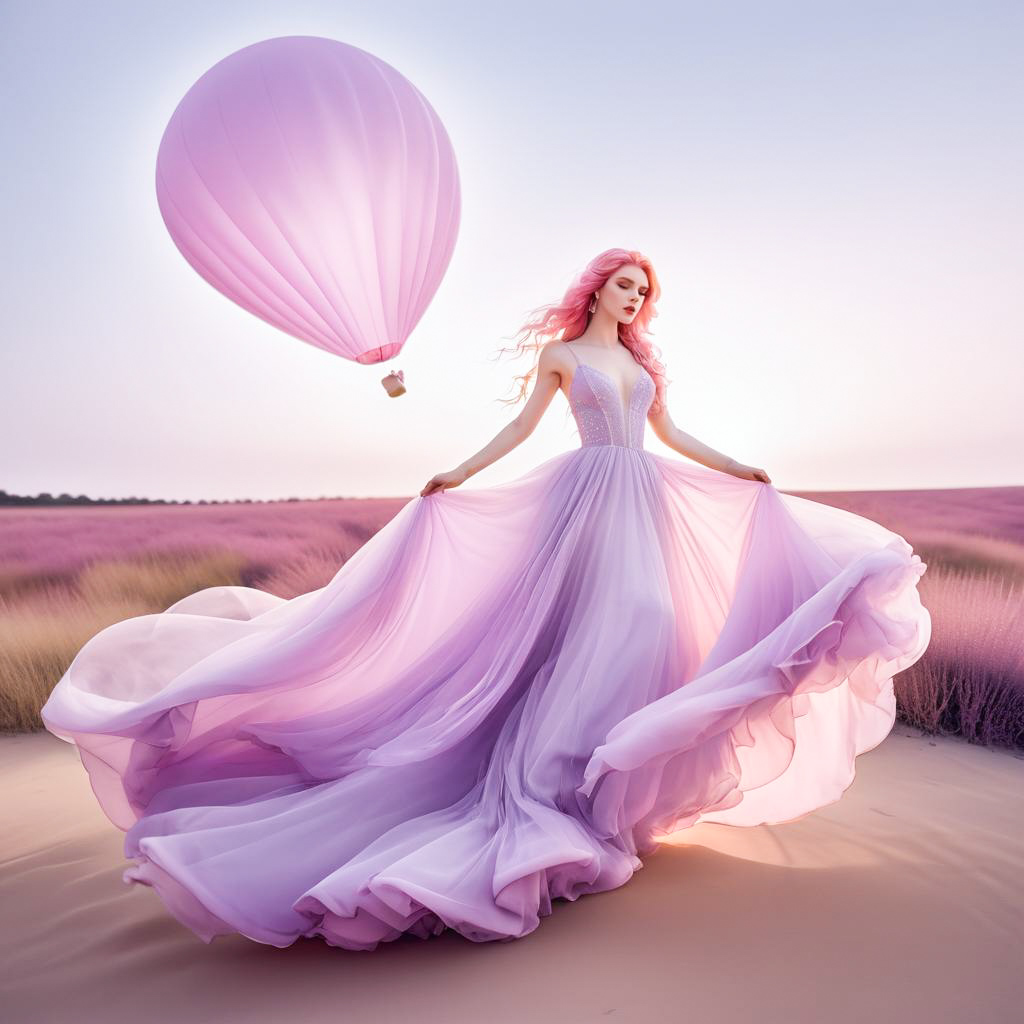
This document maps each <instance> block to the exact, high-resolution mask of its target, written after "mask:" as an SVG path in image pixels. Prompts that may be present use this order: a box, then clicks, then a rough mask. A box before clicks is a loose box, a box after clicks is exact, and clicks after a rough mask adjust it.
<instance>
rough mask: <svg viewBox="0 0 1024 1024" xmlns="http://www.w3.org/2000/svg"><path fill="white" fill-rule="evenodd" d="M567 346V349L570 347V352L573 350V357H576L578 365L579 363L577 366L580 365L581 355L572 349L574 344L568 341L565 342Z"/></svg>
mask: <svg viewBox="0 0 1024 1024" xmlns="http://www.w3.org/2000/svg"><path fill="white" fill-rule="evenodd" d="M565 347H566V348H567V349H568V350H569V351H570V352H572V357H573V359H575V360H576V365H577V366H579V365H580V357H579V356H578V355H576V353H575V352H573V351H572V345H570V344H569V342H566V343H565Z"/></svg>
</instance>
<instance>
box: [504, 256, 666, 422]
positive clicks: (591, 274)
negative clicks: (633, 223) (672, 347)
mask: <svg viewBox="0 0 1024 1024" xmlns="http://www.w3.org/2000/svg"><path fill="white" fill-rule="evenodd" d="M627 264H629V265H634V266H638V267H641V268H642V269H643V271H644V273H645V274H646V275H647V283H648V284H649V285H650V288H649V290H648V292H647V296H646V298H645V299H644V302H643V305H642V306H641V307H640V312H639V313H637V315H636V316H635V317H634V318H633V321H632V322H631V323H628V324H619V340H620V341H621V342H622V344H623V345H625V346H626V348H628V349H629V351H630V352H631V353H632V354H633V358H634V359H636V361H637V362H638V363H640V364H641V365H642V366H643V367H644V369H645V370H647V372H648V373H649V374H650V375H651V376H652V377H653V378H654V384H655V394H654V400H653V401H652V403H651V412H655V413H657V412H660V411H661V409H662V408H663V403H664V397H665V386H666V384H667V380H668V379H667V378H666V376H665V367H664V366H663V365H662V363H661V362H659V360H658V358H657V357H658V356H659V355H660V354H661V353H660V350H658V349H656V348H655V346H654V345H653V344H652V342H651V341H650V340H649V338H648V337H647V327H648V325H649V324H650V322H651V321H652V320H653V319H654V318H655V317H656V316H657V315H658V311H657V309H656V308H655V303H656V302H657V301H658V299H659V298H660V297H661V287H660V286H659V284H658V277H657V275H656V274H655V273H654V267H653V266H652V265H651V261H650V260H649V259H647V257H646V256H644V255H642V254H641V253H639V252H636V251H635V250H632V249H606V250H605V251H604V252H602V253H599V254H598V255H597V256H595V257H594V258H593V259H592V260H591V261H590V262H589V263H588V264H587V265H586V267H585V268H584V269H583V270H582V271H581V272H580V273H579V274H578V275H577V276H576V277H575V278H574V279H573V282H572V284H571V285H570V286H569V289H568V291H566V293H565V295H564V296H563V297H562V300H561V302H556V303H554V304H553V305H549V306H538V307H536V308H535V309H534V310H532V311H531V316H530V318H529V319H528V320H527V321H526V323H525V324H524V325H523V326H522V327H521V328H520V329H519V330H518V331H517V332H516V334H515V335H514V336H513V337H519V335H523V339H522V341H520V342H519V343H518V344H517V345H516V347H515V348H514V349H509V348H502V349H501V351H502V352H513V351H514V352H516V353H517V354H518V355H521V354H522V353H523V352H525V351H526V350H527V349H531V350H533V351H535V352H536V351H539V350H540V349H541V348H543V347H544V345H545V344H546V343H547V342H548V341H551V340H553V339H554V338H555V336H556V335H558V334H559V332H561V337H560V338H559V339H558V340H559V341H572V340H574V339H575V338H578V337H579V336H580V335H581V334H583V332H584V331H585V330H586V328H587V325H588V324H589V323H590V318H591V316H592V314H591V312H590V303H591V301H592V299H593V297H594V292H596V291H600V289H601V288H603V287H604V285H605V282H607V280H608V279H609V278H610V277H611V276H612V275H613V274H614V273H615V272H616V271H617V270H619V269H621V268H622V267H623V266H626V265H627ZM531 335H533V337H534V339H535V340H534V341H533V342H531V341H530V340H529V339H530V336H531ZM536 369H537V364H536V363H535V364H534V365H533V367H532V368H531V369H530V370H529V372H527V373H525V374H521V375H518V376H516V377H515V378H514V379H515V380H519V381H521V382H522V384H521V386H520V389H519V394H518V395H516V396H515V397H514V398H509V399H499V401H503V402H510V403H516V402H519V401H520V400H521V399H522V398H523V397H524V396H525V395H526V392H527V389H528V385H529V382H530V378H531V377H532V376H533V374H534V372H535V371H536Z"/></svg>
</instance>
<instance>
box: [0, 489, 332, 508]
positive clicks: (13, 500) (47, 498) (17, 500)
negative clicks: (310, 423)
mask: <svg viewBox="0 0 1024 1024" xmlns="http://www.w3.org/2000/svg"><path fill="white" fill-rule="evenodd" d="M336 500H337V499H336V498H324V497H321V498H271V499H269V501H270V502H275V501H336ZM266 504H268V500H267V499H264V498H255V499H254V498H234V499H229V500H227V501H209V500H207V499H206V498H200V499H199V501H178V500H177V499H176V498H172V499H165V498H135V497H132V498H90V497H89V496H88V495H87V494H78V495H75V494H58V495H56V497H55V496H54V495H52V494H50V493H49V492H48V491H43V492H42V493H41V494H37V495H35V496H34V497H33V496H32V495H29V494H8V493H7V491H0V505H266Z"/></svg>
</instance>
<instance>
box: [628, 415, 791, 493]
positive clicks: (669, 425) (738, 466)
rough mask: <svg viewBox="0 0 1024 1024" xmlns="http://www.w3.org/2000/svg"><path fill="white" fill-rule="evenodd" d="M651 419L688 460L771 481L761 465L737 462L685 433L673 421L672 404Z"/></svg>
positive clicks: (660, 436)
mask: <svg viewBox="0 0 1024 1024" xmlns="http://www.w3.org/2000/svg"><path fill="white" fill-rule="evenodd" d="M647 420H648V422H649V423H650V424H651V429H652V430H653V431H654V433H655V435H656V436H657V438H658V439H659V440H661V441H664V442H665V444H667V445H668V446H669V448H671V449H672V450H673V451H677V452H679V454H680V455H685V456H686V457H687V458H688V459H693V461H694V462H699V463H700V464H701V465H702V466H707V467H708V469H717V470H718V471H719V472H720V473H728V474H729V475H730V476H735V477H739V478H740V479H741V480H759V481H761V483H765V484H770V483H771V479H770V477H769V476H768V474H767V472H765V470H763V469H761V468H760V467H759V466H748V465H746V464H744V463H742V462H737V461H736V460H735V459H732V458H730V457H729V456H728V455H724V454H723V453H722V452H719V451H715V449H714V448H710V447H708V445H706V444H704V442H703V441H698V440H697V438H695V437H693V436H691V435H690V434H687V433H684V432H683V431H682V430H680V429H679V428H678V427H677V426H676V425H675V423H674V422H673V421H672V416H671V414H670V413H669V411H668V406H667V405H664V403H663V408H662V410H661V412H658V413H651V414H650V415H648V417H647Z"/></svg>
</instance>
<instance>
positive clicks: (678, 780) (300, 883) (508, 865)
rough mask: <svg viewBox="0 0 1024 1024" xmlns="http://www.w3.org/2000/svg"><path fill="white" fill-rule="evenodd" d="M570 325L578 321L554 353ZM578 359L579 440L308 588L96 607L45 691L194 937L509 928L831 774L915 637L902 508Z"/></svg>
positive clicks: (366, 937)
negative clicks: (743, 469) (870, 507)
mask: <svg viewBox="0 0 1024 1024" xmlns="http://www.w3.org/2000/svg"><path fill="white" fill-rule="evenodd" d="M573 355H574V356H575V353H573ZM637 369H638V370H639V371H640V372H639V373H638V374H637V376H636V378H635V380H634V382H633V386H632V390H631V393H630V396H629V399H628V402H627V403H623V401H622V400H621V397H620V394H619V389H618V387H617V386H616V385H615V384H614V382H613V381H612V380H611V379H610V378H609V377H608V376H606V375H605V374H604V373H602V372H601V371H600V370H598V369H596V368H595V367H592V366H589V365H587V364H578V365H577V367H576V368H575V370H574V374H573V378H572V381H571V384H570V388H569V395H570V405H571V408H572V412H573V415H574V416H575V418H576V422H577V425H578V427H579V431H580V436H581V439H582V445H581V446H580V447H579V448H577V449H574V450H571V451H567V452H564V453H562V454H560V455H558V456H555V457H554V458H551V459H549V460H548V461H546V462H544V463H542V464H541V465H539V466H538V467H536V468H535V469H533V470H532V471H530V472H529V473H527V474H526V475H524V476H522V477H520V478H519V479H517V480H513V481H512V482H510V483H505V484H499V485H497V486H494V487H490V488H486V489H475V490H474V489H453V490H449V491H444V492H436V493H434V494H432V495H429V496H428V497H425V498H424V497H415V498H413V499H412V500H410V501H409V502H408V503H407V504H406V505H405V506H404V507H403V508H402V510H401V511H400V512H399V513H398V514H397V515H396V516H395V517H394V518H393V519H392V520H391V521H390V522H389V523H388V524H387V525H386V526H384V527H383V529H381V530H380V531H379V532H378V533H377V534H376V535H375V536H374V537H372V538H371V539H370V540H369V541H368V542H367V543H366V544H364V546H363V547H362V548H360V549H359V550H358V551H357V552H356V553H355V555H354V556H353V557H352V558H350V559H349V560H348V561H347V562H346V563H345V564H344V565H343V566H342V567H341V569H340V570H339V571H338V572H337V574H336V575H335V576H334V578H333V579H332V580H331V581H330V582H329V583H328V584H327V585H326V586H324V587H322V588H320V589H318V590H314V591H311V592H310V593H308V594H303V595H300V596H298V597H295V598H293V599H291V600H284V599H282V598H279V597H275V596H273V595H271V594H268V593H265V592H263V591H260V590H256V589H252V588H248V587H239V586H220V587H211V588H208V589H205V590H201V591H198V592H197V593H194V594H192V595H190V596H189V597H186V598H184V599H183V600H181V601H178V602H177V603H176V604H174V605H172V606H171V607H170V608H168V609H167V610H166V611H164V612H162V613H159V614H151V615H141V616H137V617H134V618H130V619H127V620H125V621H122V622H119V623H115V624H114V625H112V626H109V627H107V628H106V629H104V630H102V631H101V632H100V633H98V634H97V635H96V636H94V637H93V638H92V639H91V640H89V641H88V642H87V643H86V644H85V645H84V646H83V647H82V649H81V650H80V651H79V653H78V655H77V656H76V658H75V659H74V661H73V663H72V664H71V666H70V667H69V668H68V670H67V672H66V673H65V675H64V676H63V678H62V679H61V680H60V682H59V683H58V684H57V687H56V688H55V690H54V691H53V694H52V696H51V697H50V698H49V700H48V701H47V702H46V705H45V706H44V707H43V709H42V715H43V719H44V721H45V723H46V726H47V728H48V729H49V730H50V731H51V732H53V733H55V734H56V735H57V736H60V737H61V738H62V739H66V740H69V741H73V742H74V743H76V744H77V745H78V749H79V752H80V755H81V758H82V762H83V764H84V766H85V768H86V769H87V770H88V773H89V775H90V779H91V783H92V787H93V790H94V792H95V794H96V797H97V799H98V800H99V803H100V804H101V806H102V808H103V810H104V811H105V812H106V814H107V815H108V816H109V817H110V819H111V820H112V821H113V822H114V824H115V825H117V826H118V827H119V828H121V829H123V830H125V831H126V836H125V856H126V857H128V858H130V859H131V860H132V861H133V863H132V865H131V866H130V867H129V868H127V870H125V872H124V879H125V881H126V882H127V883H129V884H130V883H142V884H145V885H149V886H152V887H153V888H154V889H155V890H156V891H157V892H158V893H159V895H160V896H161V898H162V899H163V901H164V903H165V904H166V906H167V908H168V909H169V911H170V912H171V913H172V914H174V915H175V916H176V917H177V918H178V919H179V920H180V921H181V922H183V923H184V924H186V925H187V926H188V927H189V928H191V929H193V930H194V931H195V932H196V933H197V934H198V935H199V936H200V937H201V938H203V939H204V940H205V941H207V942H209V941H211V940H212V939H213V938H214V937H215V936H217V935H219V934H227V933H232V932H238V933H241V934H243V935H245V936H248V937H249V938H250V939H253V940H255V941H257V942H261V943H268V944H271V945H275V946H287V945H289V944H291V943H292V942H294V941H295V940H296V939H297V938H299V937H300V936H322V937H323V939H325V940H326V941H327V942H329V943H331V944H332V945H337V946H341V947H345V948H348V949H359V950H369V949H373V948H375V947H376V946H377V945H378V944H379V943H380V942H382V941H388V940H393V939H397V938H399V937H400V936H402V935H404V934H410V935H413V936H418V937H420V938H427V937H429V936H430V935H436V934H438V933H439V932H441V931H443V930H444V929H445V928H446V927H450V928H452V929H455V930H457V931H458V932H459V933H461V934H462V935H463V936H465V937H467V938H469V939H472V940H474V941H478V942H482V941H488V940H509V939H512V938H516V937H519V936H523V935H526V934H527V933H529V932H531V931H533V930H534V929H535V928H536V927H537V926H538V924H539V923H540V918H542V917H544V916H546V915H548V914H549V913H550V912H551V909H552V900H553V899H555V898H558V897H561V898H563V899H567V900H575V899H576V898H577V897H579V896H581V895H582V894H584V893H593V892H600V891H603V890H607V889H613V888H615V887H617V886H620V885H622V884H623V883H625V882H626V881H628V879H629V878H630V877H631V876H632V875H633V873H634V872H635V871H637V870H638V869H639V868H641V867H642V866H643V864H642V861H641V860H640V856H642V855H646V854H649V853H651V852H652V851H653V850H655V849H656V848H657V840H658V839H659V838H663V837H665V836H667V835H669V834H671V833H672V832H674V831H678V830H680V829H684V828H687V827H688V826H690V825H693V824H694V823H695V822H697V821H700V820H703V821H713V822H720V823H726V824H731V825H757V824H760V823H762V822H782V821H788V820H791V819H794V818H797V817H800V816H802V815H804V814H807V813H808V812H810V811H813V810H815V809H816V808H820V807H822V806H824V805H825V804H828V803H831V802H832V801H835V800H837V799H838V798H839V797H840V796H841V794H842V793H843V791H844V790H845V789H846V788H847V787H848V786H849V785H850V783H851V782H852V780H853V776H854V762H855V759H856V757H857V755H858V754H861V753H863V752H864V751H866V750H869V749H871V748H872V747H874V746H876V745H877V744H878V743H880V742H881V741H882V740H883V739H884V738H885V736H886V735H887V734H888V733H889V731H890V729H891V727H892V724H893V720H894V715H895V698H894V695H893V687H892V676H893V674H894V673H896V672H899V671H901V670H902V669H905V668H906V667H907V666H909V665H910V664H912V663H913V662H914V661H916V660H917V659H918V658H919V657H920V656H921V655H922V653H923V652H924V650H925V648H926V647H927V644H928V641H929V638H930V632H931V620H930V617H929V614H928V611H927V610H926V609H925V608H924V607H923V606H922V604H921V602H920V599H919V595H918V591H917V581H918V579H919V577H920V576H921V575H922V573H923V572H924V570H925V564H924V563H923V562H922V561H921V559H920V557H919V556H918V555H916V554H913V551H912V548H911V547H910V545H909V544H908V543H907V542H906V541H905V540H904V539H903V538H902V537H900V536H899V535H898V534H895V533H892V532H890V531H889V530H887V529H885V528H883V527H882V526H880V525H878V524H877V523H874V522H872V521H871V520H868V519H865V518H863V517H860V516H857V515H854V514H852V513H849V512H845V511H842V510H840V509H836V508H832V507H830V506H827V505H823V504H820V503H817V502H813V501H809V500H807V499H803V498H798V497H794V496H791V495H785V494H781V493H780V492H778V491H777V490H776V489H775V488H774V487H773V486H771V485H769V484H764V483H760V482H755V481H749V480H738V479H736V478H735V477H732V476H729V475H727V474H724V473H719V472H716V471H713V470H710V469H707V468H705V467H703V466H700V465H697V464H695V463H691V462H689V461H682V460H679V459H675V458H664V457H661V456H659V455H655V454H652V453H651V452H648V451H646V450H645V449H644V447H643V440H644V426H645V422H646V413H647V411H648V409H649V406H650V404H651V401H652V399H653V397H654V382H653V380H652V379H651V377H650V375H649V374H648V373H647V372H646V371H645V370H643V369H642V367H640V366H639V364H638V365H637Z"/></svg>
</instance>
